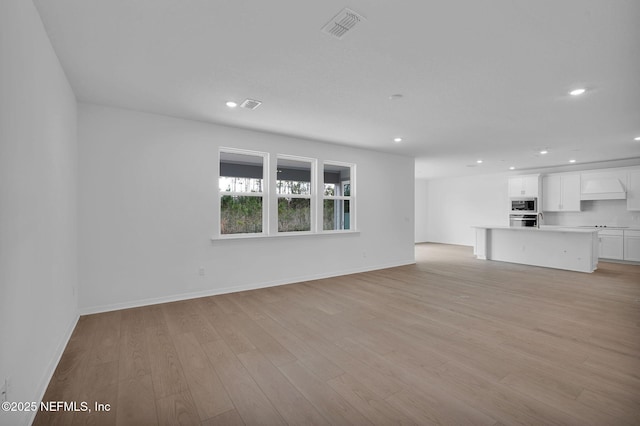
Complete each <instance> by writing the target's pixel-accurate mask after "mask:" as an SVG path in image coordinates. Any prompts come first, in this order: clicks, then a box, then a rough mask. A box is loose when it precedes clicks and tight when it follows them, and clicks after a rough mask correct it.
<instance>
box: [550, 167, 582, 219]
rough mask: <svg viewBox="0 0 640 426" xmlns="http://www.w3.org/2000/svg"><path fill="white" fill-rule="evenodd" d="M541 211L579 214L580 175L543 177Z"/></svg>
mask: <svg viewBox="0 0 640 426" xmlns="http://www.w3.org/2000/svg"><path fill="white" fill-rule="evenodd" d="M542 211H545V212H579V211H580V175H579V174H570V175H549V176H545V177H543V178H542Z"/></svg>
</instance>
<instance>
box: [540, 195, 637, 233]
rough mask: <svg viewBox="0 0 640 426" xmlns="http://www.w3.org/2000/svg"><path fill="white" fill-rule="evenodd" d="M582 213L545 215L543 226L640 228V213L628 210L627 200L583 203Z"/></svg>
mask: <svg viewBox="0 0 640 426" xmlns="http://www.w3.org/2000/svg"><path fill="white" fill-rule="evenodd" d="M581 207H582V211H581V212H548V213H544V220H543V222H542V223H543V224H545V225H560V226H583V225H606V226H629V227H634V228H640V211H629V210H627V200H597V201H582V202H581Z"/></svg>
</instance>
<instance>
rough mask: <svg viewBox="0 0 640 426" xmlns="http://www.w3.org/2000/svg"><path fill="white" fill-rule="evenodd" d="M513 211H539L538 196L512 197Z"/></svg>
mask: <svg viewBox="0 0 640 426" xmlns="http://www.w3.org/2000/svg"><path fill="white" fill-rule="evenodd" d="M511 211H512V212H514V213H537V211H538V199H537V198H512V199H511Z"/></svg>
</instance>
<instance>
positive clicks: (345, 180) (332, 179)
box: [322, 162, 354, 231]
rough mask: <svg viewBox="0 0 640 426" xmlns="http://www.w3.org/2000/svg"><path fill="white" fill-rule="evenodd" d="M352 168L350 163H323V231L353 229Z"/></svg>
mask: <svg viewBox="0 0 640 426" xmlns="http://www.w3.org/2000/svg"><path fill="white" fill-rule="evenodd" d="M353 169H354V166H353V165H351V164H342V163H332V162H326V163H325V164H324V192H323V203H322V204H323V205H322V229H323V230H325V231H337V230H349V229H353V219H354V215H353V214H352V213H353V191H352V183H353V182H352V181H353V177H354V176H353Z"/></svg>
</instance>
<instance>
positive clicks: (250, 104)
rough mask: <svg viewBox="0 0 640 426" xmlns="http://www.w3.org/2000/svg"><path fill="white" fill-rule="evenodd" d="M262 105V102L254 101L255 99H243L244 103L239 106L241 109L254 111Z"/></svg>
mask: <svg viewBox="0 0 640 426" xmlns="http://www.w3.org/2000/svg"><path fill="white" fill-rule="evenodd" d="M260 105H262V102H260V101H256V100H255V99H245V100H244V102H242V103H241V104H240V106H241V107H242V108H246V109H251V110H254V109H256V108H258V107H259V106H260Z"/></svg>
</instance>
